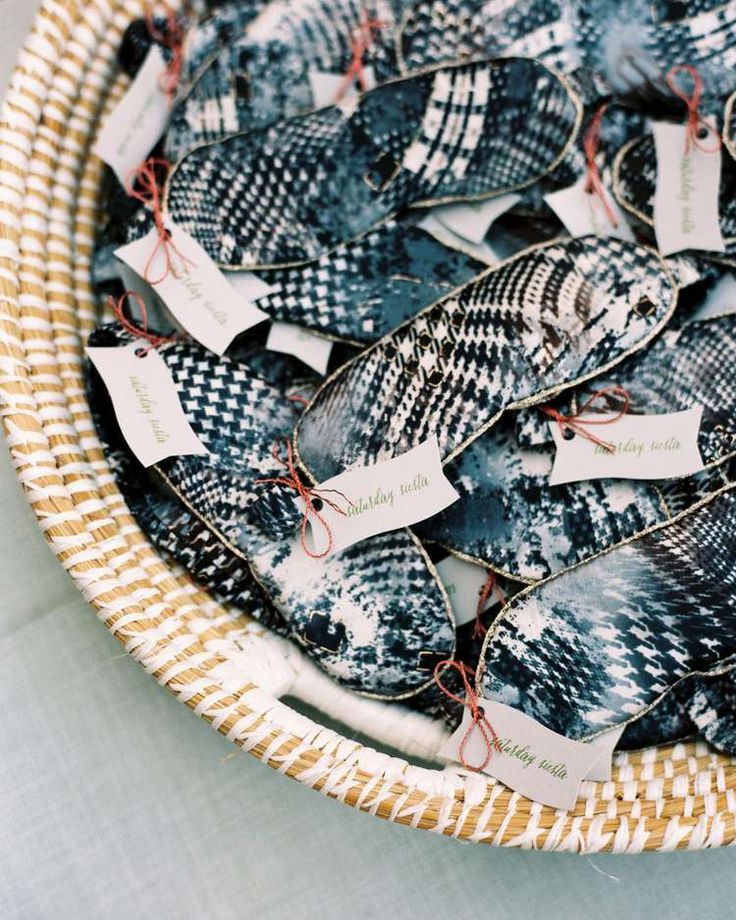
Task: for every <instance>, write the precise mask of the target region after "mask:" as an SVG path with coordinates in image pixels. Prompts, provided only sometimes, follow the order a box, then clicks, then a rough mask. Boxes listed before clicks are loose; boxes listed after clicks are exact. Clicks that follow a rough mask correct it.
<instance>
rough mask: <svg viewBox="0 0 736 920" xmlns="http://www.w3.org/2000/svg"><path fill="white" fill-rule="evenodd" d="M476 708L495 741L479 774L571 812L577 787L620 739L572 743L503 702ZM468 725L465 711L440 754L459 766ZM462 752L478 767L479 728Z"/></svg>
mask: <svg viewBox="0 0 736 920" xmlns="http://www.w3.org/2000/svg"><path fill="white" fill-rule="evenodd" d="M479 705H480V706H482V708H483V711H484V712H485V717H486V719H487V720H488V722H489V723H490V724H491V726H492V727H493V731H494V732H495V734H496V738H497V739H498V740H497V742H496V745H495V747H494V750H493V752H492V755H491V757H490V759H489V761H488V763H487V765H486V766H485V767H484V769H483V772H484V773H487V774H488V775H489V776H493V777H495V778H496V779H497V780H499V782H502V783H503V784H504V785H505V786H508V787H509V788H510V789H514V790H515V791H516V792H519V793H521V795H524V796H526V797H527V798H529V799H533V800H534V801H535V802H541V803H542V804H543V805H550V806H551V807H552V808H563V809H565V811H569V810H570V809H571V808H573V807H574V805H575V802H576V800H577V797H578V793H579V791H580V783H581V782H582V781H583V780H584V779H586V778H587V777H588V775H589V773H590V772H591V771H592V770H593V769H594V768H595V767H596V766H597V765H598V764H600V763H602V761H603V759H604V758H605V757H606V752H607V751H608V746H609V745H610V751H608V759H609V761H610V757H611V754H612V752H613V747H614V745H615V743H616V741H617V740H618V739H617V738H615V737H611V738H607V740H606V743H605V744H604V743H603V742H599V743H598V744H592V743H591V744H586V743H585V742H584V741H571V740H570V739H569V738H566V737H565V736H564V735H558V734H557V732H553V731H550V729H548V728H545V726H544V725H541V724H540V723H539V722H536V721H535V720H534V719H531V718H529V716H527V715H525V714H524V713H523V712H520V711H519V710H518V709H512V708H511V707H510V706H505V705H504V704H503V703H497V702H495V701H493V700H487V699H485V698H483V697H482V698H481V699H480V700H479ZM471 725H472V715H471V712H470V709H469V708H467V707H466V709H465V712H464V714H463V721H462V723H461V724H460V726H459V727H458V728H457V729H456V730H455V731H454V732H453V734H452V736H451V737H450V739H449V740H448V741H447V742H446V744H445V745H444V746H443V748H442V749H441V750H440V755H441V756H443V757H447V758H448V759H449V760H455V761H457V762H460V758H459V748H460V743H461V741H462V740H463V738H464V737H465V735H466V733H467V731H468V729H469V728H470V726H471ZM610 734H611V733H610V732H606V735H610ZM463 753H464V759H465V762H466V763H467V764H469V765H471V766H479V765H480V764H481V763H483V761H484V760H485V758H486V756H487V754H488V750H487V748H486V743H485V741H484V739H483V736H482V734H481V732H480V731H479V730H478V729H476V730H474V731H473V732H472V733H471V734H470V736H469V737H468V741H467V744H466V746H465V750H464V752H463Z"/></svg>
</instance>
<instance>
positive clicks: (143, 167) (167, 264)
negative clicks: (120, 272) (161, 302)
mask: <svg viewBox="0 0 736 920" xmlns="http://www.w3.org/2000/svg"><path fill="white" fill-rule="evenodd" d="M157 167H158V168H160V169H163V170H165V172H166V174H168V171H169V169H171V164H170V163H169V161H168V160H164V159H161V158H160V157H149V158H148V159H147V160H146V161H145V162H143V163H141V164H140V166H136V168H135V169H133V170H131V172H130V175H129V176H128V182H127V183H126V185H127V188H126V191H127V192H128V195H130V197H131V198H135V200H136V201H140V202H141V203H142V204H144V205H145V206H146V207H147V208H148V209H149V210H150V211H151V214H152V216H153V221H154V224H155V225H156V230H157V232H158V241H157V243H156V245H155V246H154V248H153V252H152V253H151V255H150V256H149V257H148V261H147V262H146V265H145V267H144V269H143V278H144V280H145V281H147V282H148V283H149V284H150V285H156V284H161V282H162V281H164V280H165V279H166V278H168V277H169V273H170V272H171V270H172V268H173V265H174V259H173V255H175V256H176V257H177V258H178V259H179V261H180V263H181V264H182V265H183V266H186V265H194V262H192V261H191V259H187V257H186V256H185V255H184V254H183V253H182V252H181V251H180V250H179V249H178V247H177V246H176V243H174V241H173V240H172V239H171V233H170V232H169V230H168V228H167V227H166V223H165V221H164V213H163V206H162V203H161V192H160V190H159V186H158V180H157V179H156V168H157ZM136 185H137V186H138V188H136ZM159 251H163V254H164V269H163V274H162V275H161V277H160V278H156V279H155V280H154V279H152V278H150V277H149V275H150V271H151V266H152V265H153V263H154V261H155V259H156V256H157V255H158V254H159ZM172 254H173V255H172Z"/></svg>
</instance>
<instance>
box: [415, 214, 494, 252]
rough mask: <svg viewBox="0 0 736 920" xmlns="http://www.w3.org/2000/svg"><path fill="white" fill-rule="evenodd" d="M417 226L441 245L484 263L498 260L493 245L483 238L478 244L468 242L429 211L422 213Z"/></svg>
mask: <svg viewBox="0 0 736 920" xmlns="http://www.w3.org/2000/svg"><path fill="white" fill-rule="evenodd" d="M417 227H419V229H420V230H424V231H425V233H429V234H430V235H431V236H433V237H434V238H435V239H436V240H439V242H440V243H442V245H443V246H448V247H449V248H450V249H459V250H460V251H461V252H465V253H467V254H468V255H471V256H475V258H476V259H478V261H480V262H485V264H486V265H496V264H498V262H499V261H500V259H499V258H498V255H497V254H496V253H495V252H494V251H493V247H492V246H490V245H489V244H488V243H487V242H486V241H485V240H484V241H483V242H482V243H480V245H478V246H476V245H475V244H474V243H469V242H468V241H467V240H464V239H463V238H462V237H461V236H458V235H457V233H455V232H454V231H453V230H450V229H449V227H446V226H445V225H444V224H442V223H440V222H439V221H438V220H437V218H436V217H435V216H434V214H433V213H432V212H431V211H429V212H427V214H425V215H424V217H423V218H422V219H421V220H420V221H419V223H418V224H417Z"/></svg>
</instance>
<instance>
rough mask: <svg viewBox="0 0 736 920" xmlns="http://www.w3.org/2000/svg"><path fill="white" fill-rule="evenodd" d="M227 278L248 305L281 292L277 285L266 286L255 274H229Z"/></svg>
mask: <svg viewBox="0 0 736 920" xmlns="http://www.w3.org/2000/svg"><path fill="white" fill-rule="evenodd" d="M225 278H226V280H227V281H228V282H229V283H230V284H231V285H232V286H233V287H234V288H235V290H236V291H237V292H238V294H240V296H241V297H242V298H243V299H244V300H247V301H248V303H254V302H255V301H256V300H258V299H260V298H261V297H266V296H267V295H268V294H275V293H276V292H277V291H280V290H281V288H280V287H279V286H278V285H277V284H266V282H265V281H264V280H263V279H262V278H259V277H258V275H254V274H253V272H227V273H226V274H225Z"/></svg>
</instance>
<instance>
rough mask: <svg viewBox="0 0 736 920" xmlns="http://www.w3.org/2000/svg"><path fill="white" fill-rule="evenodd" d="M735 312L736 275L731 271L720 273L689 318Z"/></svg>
mask: <svg viewBox="0 0 736 920" xmlns="http://www.w3.org/2000/svg"><path fill="white" fill-rule="evenodd" d="M734 312H736V277H734V275H733V274H732V273H731V272H727V273H726V274H725V275H722V276H721V277H720V278H719V279H718V281H716V283H715V284H714V285H713V288H712V289H711V291H710V292H709V294H708V296H707V297H706V298H705V300H704V301H703V303H702V304H701V305H700V306H699V307H698V309H697V310H696V311H695V312H694V313H693V314H692V316H691V317H690V319H709V318H710V317H711V316H723V315H724V314H725V313H734Z"/></svg>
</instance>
